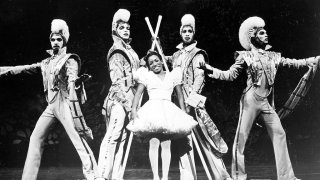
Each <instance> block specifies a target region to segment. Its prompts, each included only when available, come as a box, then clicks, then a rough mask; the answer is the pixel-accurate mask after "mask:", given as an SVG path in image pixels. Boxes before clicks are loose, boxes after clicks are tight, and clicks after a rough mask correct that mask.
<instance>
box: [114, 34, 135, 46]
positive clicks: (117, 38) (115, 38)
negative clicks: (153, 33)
mask: <svg viewBox="0 0 320 180" xmlns="http://www.w3.org/2000/svg"><path fill="white" fill-rule="evenodd" d="M112 39H113V41H114V43H119V44H122V46H124V47H125V48H126V49H131V46H130V43H131V41H132V39H131V38H130V39H129V40H128V43H126V42H124V40H123V39H121V38H120V37H118V36H116V35H112Z"/></svg>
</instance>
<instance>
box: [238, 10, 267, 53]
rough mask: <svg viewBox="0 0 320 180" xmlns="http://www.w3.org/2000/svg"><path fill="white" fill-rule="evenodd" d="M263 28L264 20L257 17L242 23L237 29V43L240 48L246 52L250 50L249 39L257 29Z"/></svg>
mask: <svg viewBox="0 0 320 180" xmlns="http://www.w3.org/2000/svg"><path fill="white" fill-rule="evenodd" d="M264 26H265V22H264V20H263V19H262V18H260V17H257V16H253V17H249V18H248V19H246V20H245V21H243V23H242V24H241V26H240V28H239V41H240V44H241V46H242V47H243V48H245V49H246V50H250V49H251V47H250V44H251V37H254V36H255V33H256V30H257V29H258V28H263V27H264Z"/></svg>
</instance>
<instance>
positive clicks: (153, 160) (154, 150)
mask: <svg viewBox="0 0 320 180" xmlns="http://www.w3.org/2000/svg"><path fill="white" fill-rule="evenodd" d="M159 146H160V140H159V139H157V138H152V139H150V141H149V159H150V164H151V169H152V173H153V179H154V180H159V179H160V178H159V173H158V155H159Z"/></svg>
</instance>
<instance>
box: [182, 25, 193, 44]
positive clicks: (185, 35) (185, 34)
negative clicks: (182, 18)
mask: <svg viewBox="0 0 320 180" xmlns="http://www.w3.org/2000/svg"><path fill="white" fill-rule="evenodd" d="M193 36H194V32H193V29H192V27H191V26H184V27H183V28H182V31H181V37H182V41H183V43H184V44H190V43H191V42H192V41H193Z"/></svg>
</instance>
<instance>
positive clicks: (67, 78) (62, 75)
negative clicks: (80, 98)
mask: <svg viewBox="0 0 320 180" xmlns="http://www.w3.org/2000/svg"><path fill="white" fill-rule="evenodd" d="M47 52H48V53H49V54H50V55H51V56H50V57H49V58H46V59H44V60H42V61H41V62H38V63H34V64H31V65H21V66H12V67H2V69H4V70H2V72H1V73H0V75H16V74H19V73H37V72H40V71H41V73H42V79H43V90H44V92H45V94H46V98H47V102H48V103H49V102H50V101H52V99H48V89H51V90H53V91H55V93H58V92H59V91H60V92H61V93H62V95H63V96H65V97H68V96H69V92H68V90H69V89H70V88H69V87H68V86H69V84H71V83H70V82H74V81H75V80H76V79H77V78H78V71H79V69H80V58H79V56H78V55H76V54H69V53H66V47H64V48H62V49H61V50H60V51H59V53H58V54H56V55H54V54H53V52H52V50H48V51H47ZM51 60H57V63H56V65H55V66H54V67H53V69H50V68H48V65H49V62H50V61H51ZM50 76H53V77H52V78H50ZM49 79H53V82H52V83H48V81H49ZM48 84H52V85H53V86H52V87H48Z"/></svg>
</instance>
